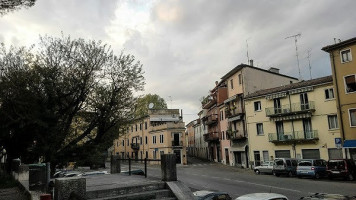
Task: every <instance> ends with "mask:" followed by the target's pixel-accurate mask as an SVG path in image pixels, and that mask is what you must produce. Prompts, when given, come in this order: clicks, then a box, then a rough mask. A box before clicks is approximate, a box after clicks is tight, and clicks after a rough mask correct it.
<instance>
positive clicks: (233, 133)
mask: <svg viewBox="0 0 356 200" xmlns="http://www.w3.org/2000/svg"><path fill="white" fill-rule="evenodd" d="M226 133H227V134H228V135H229V138H230V140H232V141H238V140H246V139H247V137H246V136H245V135H244V134H243V133H240V132H239V131H238V130H227V131H226Z"/></svg>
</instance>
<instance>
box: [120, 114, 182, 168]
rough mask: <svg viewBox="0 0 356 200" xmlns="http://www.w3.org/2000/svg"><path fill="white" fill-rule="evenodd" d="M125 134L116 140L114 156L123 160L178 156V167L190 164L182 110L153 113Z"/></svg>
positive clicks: (134, 124)
mask: <svg viewBox="0 0 356 200" xmlns="http://www.w3.org/2000/svg"><path fill="white" fill-rule="evenodd" d="M124 132H125V133H124V134H123V135H121V136H120V137H119V138H118V139H116V140H114V154H116V155H120V156H121V158H132V159H144V158H148V159H160V158H161V154H168V153H174V154H176V156H177V164H187V155H186V142H185V141H186V138H185V137H186V136H185V124H184V122H183V121H182V116H181V115H180V113H179V109H161V110H154V109H151V110H149V111H148V116H146V117H144V118H142V119H137V120H135V121H134V123H132V124H130V125H129V126H128V127H127V128H126V130H125V131H124Z"/></svg>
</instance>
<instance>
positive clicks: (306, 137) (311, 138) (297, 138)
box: [268, 130, 319, 144]
mask: <svg viewBox="0 0 356 200" xmlns="http://www.w3.org/2000/svg"><path fill="white" fill-rule="evenodd" d="M268 139H269V142H272V143H275V144H278V143H282V144H283V143H294V142H297V143H307V142H315V141H317V140H319V135H318V131H317V130H312V131H305V132H304V131H294V132H290V133H287V132H285V133H282V134H277V133H269V134H268Z"/></svg>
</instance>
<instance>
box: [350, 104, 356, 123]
mask: <svg viewBox="0 0 356 200" xmlns="http://www.w3.org/2000/svg"><path fill="white" fill-rule="evenodd" d="M349 115H350V126H355V127H356V108H352V109H349Z"/></svg>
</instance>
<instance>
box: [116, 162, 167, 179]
mask: <svg viewBox="0 0 356 200" xmlns="http://www.w3.org/2000/svg"><path fill="white" fill-rule="evenodd" d="M117 160H120V161H128V164H129V171H128V174H129V176H131V174H132V169H131V166H132V161H136V162H138V161H140V162H144V166H145V167H144V174H145V178H147V162H150V161H158V162H161V160H160V159H147V158H145V159H131V158H118V159H117Z"/></svg>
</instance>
